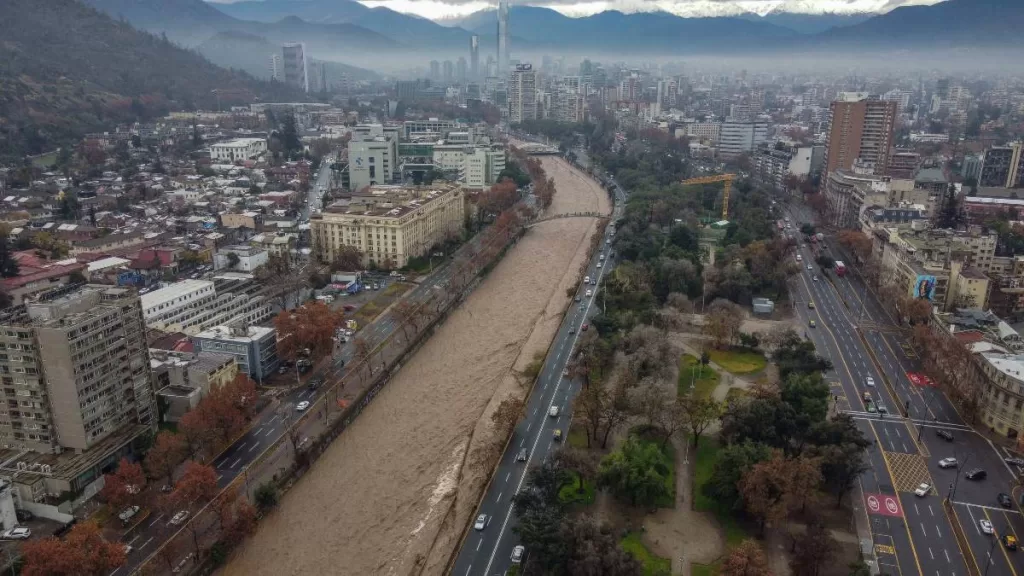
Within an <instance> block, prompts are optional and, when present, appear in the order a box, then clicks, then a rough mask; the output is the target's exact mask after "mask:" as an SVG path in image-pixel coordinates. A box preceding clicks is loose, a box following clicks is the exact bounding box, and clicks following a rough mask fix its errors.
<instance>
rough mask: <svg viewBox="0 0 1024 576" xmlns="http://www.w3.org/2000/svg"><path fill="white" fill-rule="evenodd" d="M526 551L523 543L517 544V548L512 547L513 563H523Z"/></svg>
mask: <svg viewBox="0 0 1024 576" xmlns="http://www.w3.org/2000/svg"><path fill="white" fill-rule="evenodd" d="M525 551H526V548H523V545H522V544H520V545H519V546H516V547H515V548H513V549H512V563H513V564H519V563H521V562H522V561H523V552H525Z"/></svg>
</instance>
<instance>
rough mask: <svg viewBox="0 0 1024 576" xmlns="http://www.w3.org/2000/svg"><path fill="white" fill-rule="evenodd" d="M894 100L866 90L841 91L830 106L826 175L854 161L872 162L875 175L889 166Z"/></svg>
mask: <svg viewBox="0 0 1024 576" xmlns="http://www.w3.org/2000/svg"><path fill="white" fill-rule="evenodd" d="M897 104H898V103H897V102H894V101H891V100H879V99H877V98H874V97H871V96H869V95H868V94H867V93H865V92H843V93H841V94H839V97H838V99H837V100H835V101H833V102H832V104H831V106H830V109H829V110H830V120H829V122H830V124H829V129H828V139H827V141H826V144H825V175H826V176H827V175H828V173H830V172H832V171H833V170H840V169H842V170H850V169H852V168H853V164H854V162H855V161H858V160H859V161H860V162H861V163H862V164H865V165H870V166H872V170H873V172H874V173H875V174H877V175H884V174H885V173H886V170H887V169H888V167H889V152H890V150H891V149H892V140H893V129H894V126H895V121H896V107H897Z"/></svg>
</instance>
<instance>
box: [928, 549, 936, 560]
mask: <svg viewBox="0 0 1024 576" xmlns="http://www.w3.org/2000/svg"><path fill="white" fill-rule="evenodd" d="M928 555H929V556H931V557H932V560H935V554H934V553H932V549H931V548H928Z"/></svg>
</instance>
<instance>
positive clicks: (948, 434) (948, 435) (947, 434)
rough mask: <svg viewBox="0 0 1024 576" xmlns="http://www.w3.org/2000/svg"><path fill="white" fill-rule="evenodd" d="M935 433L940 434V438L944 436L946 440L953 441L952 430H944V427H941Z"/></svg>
mask: <svg viewBox="0 0 1024 576" xmlns="http://www.w3.org/2000/svg"><path fill="white" fill-rule="evenodd" d="M935 435H936V436H938V437H939V438H942V439H943V440H945V441H946V442H952V441H953V433H952V432H950V431H949V430H943V429H942V428H939V429H938V430H936V431H935Z"/></svg>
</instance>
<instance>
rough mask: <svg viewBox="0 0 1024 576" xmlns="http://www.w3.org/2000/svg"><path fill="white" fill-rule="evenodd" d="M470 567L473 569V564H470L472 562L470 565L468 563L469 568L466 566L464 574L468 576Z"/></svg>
mask: <svg viewBox="0 0 1024 576" xmlns="http://www.w3.org/2000/svg"><path fill="white" fill-rule="evenodd" d="M481 542H483V540H481ZM472 569H473V565H472V564H470V565H469V568H466V576H469V572H470V570H472Z"/></svg>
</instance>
